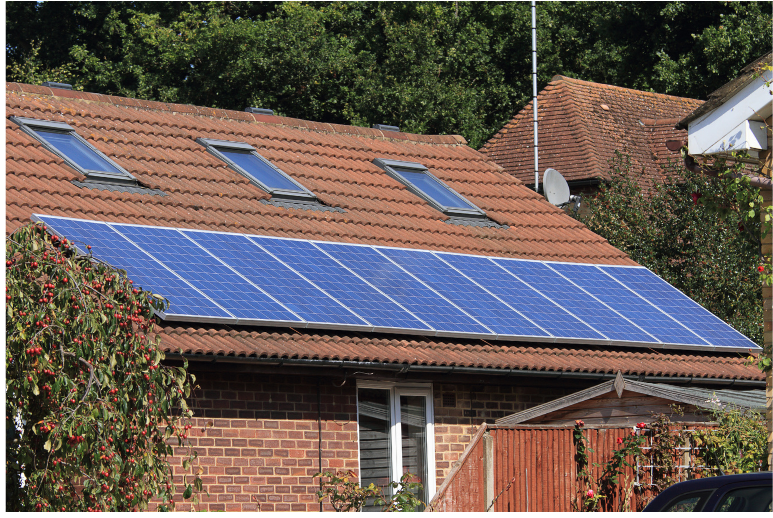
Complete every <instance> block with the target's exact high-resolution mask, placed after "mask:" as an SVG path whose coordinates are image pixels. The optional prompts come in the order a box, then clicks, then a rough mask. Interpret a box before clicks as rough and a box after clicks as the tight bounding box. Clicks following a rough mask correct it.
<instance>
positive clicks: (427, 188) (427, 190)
mask: <svg viewBox="0 0 773 518" xmlns="http://www.w3.org/2000/svg"><path fill="white" fill-rule="evenodd" d="M395 170H396V171H397V172H398V173H400V175H401V176H402V177H403V178H405V179H406V180H408V181H409V182H411V183H412V184H413V185H414V186H415V187H416V188H417V189H420V190H421V191H422V192H423V193H424V194H426V195H427V196H429V197H430V198H432V199H433V200H435V202H436V203H438V204H440V205H442V206H444V207H454V208H459V209H472V210H475V211H477V210H478V208H477V207H475V206H473V205H471V204H469V203H467V202H466V201H464V200H463V199H461V198H460V197H459V196H457V195H456V194H454V193H453V192H451V191H450V190H449V189H448V187H446V186H445V185H443V184H442V183H440V182H438V181H437V180H435V179H434V178H432V177H431V176H429V175H428V174H424V173H418V172H414V171H408V170H405V169H397V168H395Z"/></svg>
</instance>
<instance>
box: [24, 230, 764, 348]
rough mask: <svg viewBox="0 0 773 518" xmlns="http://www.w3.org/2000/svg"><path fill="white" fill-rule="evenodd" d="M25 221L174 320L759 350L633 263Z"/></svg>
mask: <svg viewBox="0 0 773 518" xmlns="http://www.w3.org/2000/svg"><path fill="white" fill-rule="evenodd" d="M35 219H38V220H40V221H42V222H43V223H45V224H47V225H48V226H49V227H51V228H52V229H53V230H55V231H56V232H57V233H59V234H61V235H63V236H65V237H67V238H68V239H70V240H71V241H74V242H75V244H76V245H77V246H79V249H80V250H81V252H83V253H86V252H87V250H86V244H88V245H91V247H92V249H91V252H92V253H93V255H94V257H96V258H98V259H101V260H104V261H106V262H108V263H110V264H111V265H113V266H116V267H118V268H122V269H124V270H126V271H127V274H128V275H129V277H130V278H131V279H132V280H133V281H134V283H135V285H136V286H139V287H142V288H144V289H147V290H150V291H152V292H153V293H156V294H159V295H162V296H164V297H166V298H168V299H169V301H170V308H169V310H168V311H166V312H165V314H164V315H162V316H163V317H164V318H171V319H173V320H174V319H178V320H180V319H181V320H198V321H202V322H203V321H207V320H209V321H236V322H238V323H245V324H248V323H264V324H266V323H268V324H282V323H284V324H290V325H296V324H299V323H303V324H307V323H308V324H312V325H314V324H316V325H317V326H318V327H320V326H324V327H335V326H342V327H350V326H357V327H359V328H367V329H375V330H394V331H402V332H412V333H417V334H424V333H427V332H430V333H434V332H435V331H437V332H439V333H459V334H463V335H470V336H489V337H491V336H492V335H498V336H500V337H522V338H525V339H529V338H531V339H535V340H537V339H547V338H556V339H559V338H560V339H563V340H567V341H571V340H578V341H580V340H591V341H594V340H596V341H602V340H605V341H606V340H613V341H615V342H616V343H622V342H628V343H633V344H636V343H652V344H666V345H674V346H680V345H681V346H697V347H711V346H717V347H735V348H743V349H758V347H757V345H756V344H754V343H753V342H752V341H751V340H749V339H748V338H746V337H745V336H743V335H742V334H741V333H739V332H737V331H735V330H734V329H733V328H731V327H730V326H728V325H727V324H725V323H724V322H722V321H721V320H720V319H719V318H717V317H716V316H714V315H712V314H711V313H710V312H708V311H707V310H705V309H704V308H702V307H701V306H700V305H698V304H697V303H695V302H694V301H692V300H690V299H689V298H688V297H686V296H685V295H684V294H682V293H681V292H679V291H678V290H677V289H676V288H674V287H672V286H671V285H669V284H668V283H666V282H665V281H663V280H662V279H660V278H659V277H657V276H656V275H654V274H653V273H651V272H649V271H648V270H647V269H645V268H641V267H615V266H608V265H578V264H569V263H553V262H538V261H525V260H518V259H503V258H489V257H479V256H469V255H459V254H449V253H442V252H430V251H426V250H404V249H396V248H386V247H369V246H362V245H351V244H341V243H329V242H311V241H301V240H288V239H280V238H270V237H264V236H245V235H241V234H226V233H220V232H202V231H192V230H176V229H170V228H160V227H147V226H138V225H125V224H107V223H100V222H94V221H85V220H75V219H69V218H59V217H53V216H38V215H35Z"/></svg>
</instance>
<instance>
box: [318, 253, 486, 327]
mask: <svg viewBox="0 0 773 518" xmlns="http://www.w3.org/2000/svg"><path fill="white" fill-rule="evenodd" d="M315 243H317V244H318V245H319V247H320V248H321V249H322V250H325V251H328V250H326V248H331V247H338V246H345V247H351V248H360V249H362V250H369V251H372V252H373V253H375V254H376V255H377V257H380V258H383V260H385V261H387V263H386V264H388V265H391V267H393V268H395V269H397V270H398V271H399V272H401V273H402V274H403V275H405V276H408V277H410V278H412V279H414V280H415V281H416V283H418V284H420V285H421V286H422V287H423V289H424V290H426V291H430V292H432V293H433V294H434V295H435V296H436V297H437V298H438V299H441V300H443V301H445V302H446V303H447V304H448V305H450V306H452V307H453V308H455V309H456V310H457V311H459V312H460V313H462V314H463V315H464V316H465V317H467V318H468V319H470V320H471V321H472V322H474V323H475V324H477V325H478V326H479V327H481V328H483V329H486V330H488V331H489V332H488V333H479V332H469V331H453V330H448V329H439V326H437V325H436V324H434V323H432V322H431V321H429V320H427V319H425V318H422V316H421V315H419V314H416V312H415V311H413V310H411V309H410V308H408V307H406V308H405V309H406V310H407V311H408V312H410V313H412V314H413V315H414V316H415V317H416V318H418V319H420V320H422V321H423V322H425V323H427V324H428V325H430V326H433V327H434V328H435V329H436V332H435V334H434V336H438V337H449V338H473V339H474V338H492V339H493V338H494V337H495V336H496V333H494V332H493V331H491V329H489V328H488V327H486V326H484V325H483V324H481V323H480V322H478V321H477V320H476V319H475V318H473V317H472V316H470V315H469V314H468V313H467V312H465V311H463V310H462V309H460V308H459V307H458V306H457V305H456V304H454V303H453V302H451V301H450V300H448V299H447V298H445V297H444V296H443V295H441V294H440V293H438V292H437V291H436V290H434V289H432V288H431V287H430V286H427V284H425V283H424V282H422V281H421V280H420V279H418V278H416V277H415V276H414V275H412V274H411V273H410V272H407V271H406V270H404V269H403V268H401V267H400V265H398V264H397V263H395V262H394V261H392V260H391V259H390V258H389V257H387V256H385V255H384V254H381V253H380V252H379V251H378V248H379V247H377V246H373V245H363V244H359V243H335V242H331V241H317V242H315ZM330 255H333V256H334V254H332V253H330ZM336 259H338V260H339V262H341V263H342V264H344V265H346V263H345V262H344V261H342V260H341V259H340V258H336ZM349 269H350V270H351V269H352V268H349ZM354 271H355V273H357V271H356V270H354ZM358 275H359V274H358ZM360 277H362V276H361V275H360ZM365 280H366V281H367V282H368V283H369V284H371V285H372V286H375V287H376V288H379V286H377V285H375V284H374V283H373V282H372V281H371V280H370V279H368V278H365ZM379 290H380V291H382V292H383V293H386V294H387V295H389V296H390V298H392V299H394V300H396V299H395V297H394V296H392V295H390V294H389V293H388V292H385V291H384V290H382V289H381V288H379ZM409 297H410V295H409ZM398 302H399V300H398ZM401 304H402V303H401Z"/></svg>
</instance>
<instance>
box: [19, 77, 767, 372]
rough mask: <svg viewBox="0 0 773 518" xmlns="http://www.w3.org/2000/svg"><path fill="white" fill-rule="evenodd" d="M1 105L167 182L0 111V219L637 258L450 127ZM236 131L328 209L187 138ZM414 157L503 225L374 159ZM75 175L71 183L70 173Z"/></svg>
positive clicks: (510, 358) (733, 360) (300, 350)
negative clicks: (89, 181) (82, 158)
mask: <svg viewBox="0 0 773 518" xmlns="http://www.w3.org/2000/svg"><path fill="white" fill-rule="evenodd" d="M6 113H7V115H8V116H10V115H16V116H20V117H29V118H36V119H46V120H55V121H62V122H66V123H67V124H70V125H71V126H73V127H74V128H75V129H76V131H77V132H78V134H80V135H81V136H82V137H84V138H85V139H86V140H87V141H89V142H90V143H91V144H93V145H94V146H95V147H96V148H98V149H99V150H100V151H102V152H103V153H105V154H106V155H108V156H109V157H111V158H112V159H113V160H115V161H116V162H118V163H119V164H120V165H121V166H122V167H124V168H125V169H127V170H128V171H129V172H130V173H131V174H132V175H134V176H136V177H137V178H138V179H139V180H140V182H142V183H143V184H144V185H145V186H147V187H149V188H151V189H157V190H159V191H161V192H163V193H164V196H160V195H155V194H141V193H139V192H132V191H131V190H122V189H120V188H114V189H101V188H89V187H84V184H83V183H79V181H80V180H82V179H83V177H82V176H80V174H79V173H77V172H75V171H74V170H72V169H71V168H69V167H68V166H66V165H65V164H64V162H63V161H62V160H61V159H59V158H58V157H57V156H55V155H53V154H52V153H50V152H49V151H47V150H46V149H44V148H43V147H42V146H41V145H40V144H39V143H38V142H37V141H35V140H34V139H32V138H31V137H30V136H28V135H27V134H25V133H23V132H22V131H21V130H20V129H19V127H18V126H16V125H15V124H13V123H12V122H10V121H8V120H6V153H7V164H6V167H7V174H6V231H7V232H12V231H13V230H15V229H16V228H18V227H20V226H21V225H23V224H24V223H26V222H28V221H29V219H30V215H31V214H33V213H40V214H49V215H55V216H64V217H72V218H82V219H90V220H97V221H113V222H119V223H134V224H144V225H155V226H169V227H178V228H193V229H206V230H218V231H225V232H244V233H249V234H260V235H269V236H282V237H293V238H301V239H315V240H323V241H336V242H350V243H365V244H378V245H386V246H400V247H406V248H419V249H429V250H443V251H451V252H461V253H472V254H480V255H493V256H499V257H518V258H528V259H542V260H557V261H571V262H580V263H601V264H627V265H631V264H635V263H634V262H633V261H632V260H631V259H630V258H629V257H628V256H627V255H626V254H624V253H623V252H621V251H619V250H617V249H615V248H614V247H612V246H611V245H609V244H608V243H607V242H606V241H605V240H604V239H602V238H601V237H599V236H597V235H596V234H594V233H592V232H590V231H589V230H588V229H587V228H585V227H584V226H583V225H582V224H580V223H578V222H577V221H575V220H574V219H572V218H570V217H568V216H566V215H565V214H564V213H563V212H562V211H560V210H558V209H556V208H555V207H553V206H552V205H550V204H549V203H547V202H546V201H545V200H544V199H543V198H542V196H539V195H537V194H535V193H534V192H533V191H531V190H529V189H528V188H526V187H525V186H524V185H523V184H522V183H521V182H520V181H519V180H517V179H515V178H513V177H512V176H510V175H508V174H507V173H506V172H504V171H503V170H502V169H501V168H500V167H499V166H497V165H496V164H494V163H493V162H491V161H490V160H488V159H487V157H486V156H485V155H483V154H481V153H478V152H477V151H475V150H473V149H471V148H469V147H468V146H466V143H465V141H464V139H463V138H461V137H459V136H452V135H434V136H432V135H413V134H406V133H397V132H389V131H381V130H376V129H371V128H360V127H355V126H343V125H335V124H323V123H317V122H311V121H304V120H298V119H291V118H286V117H278V116H273V115H260V114H252V113H246V112H236V111H228V110H219V109H211V108H204V107H196V106H189V105H176V104H167V103H160V102H150V101H141V100H136V99H128V98H121V97H114V96H107V95H101V94H93V93H85V92H78V91H68V90H52V89H50V88H47V87H40V86H34V85H26V84H17V83H7V85H6ZM199 137H204V138H212V139H224V140H231V141H243V142H246V143H248V144H250V145H252V146H254V147H255V148H257V149H258V150H259V151H260V153H261V154H262V155H263V156H265V157H266V158H267V159H269V160H271V161H272V162H273V163H274V164H275V165H277V166H279V167H280V168H281V169H282V170H284V171H285V172H287V173H288V174H290V175H292V176H293V177H294V178H295V179H296V180H298V181H299V182H301V183H302V184H303V185H304V186H305V187H307V188H309V189H310V190H311V191H313V192H314V193H315V194H316V195H317V197H318V198H319V199H320V200H321V201H322V202H323V203H325V204H327V205H328V206H330V207H334V208H337V209H341V210H342V211H341V212H330V211H319V210H302V209H293V208H287V207H282V206H277V205H272V204H267V203H266V202H267V201H268V199H269V195H268V194H267V193H265V192H264V191H262V190H261V189H259V188H258V187H256V186H254V185H253V184H251V183H250V182H249V181H247V180H246V179H245V178H244V177H242V176H240V175H239V174H237V173H236V172H234V171H233V170H231V169H229V168H227V167H226V166H225V164H224V163H222V162H221V161H219V160H218V159H217V158H216V157H214V156H213V155H211V154H209V153H207V152H206V151H205V149H204V148H203V147H202V146H200V145H199V144H197V143H196V142H195V139H196V138H199ZM374 158H391V159H397V160H407V161H412V162H419V163H422V164H423V165H425V166H427V167H428V168H429V169H430V171H431V172H432V173H433V174H435V175H436V176H437V177H439V178H440V179H442V180H443V181H445V182H447V183H448V184H449V185H450V186H451V187H452V188H454V189H455V190H457V191H458V192H460V193H461V194H462V195H464V196H465V197H466V198H467V199H469V200H470V201H471V202H473V203H475V204H476V205H477V206H478V207H480V208H481V209H483V210H484V211H486V213H487V214H488V216H489V217H491V218H492V219H493V220H495V221H496V222H498V223H500V224H503V225H507V226H508V228H488V227H477V226H466V225H458V224H452V223H449V222H448V217H446V216H444V215H443V214H442V213H440V212H438V211H437V210H435V209H434V208H432V207H431V206H429V204H428V203H426V202H425V201H424V200H422V199H421V198H419V197H418V196H416V195H414V194H412V193H411V192H410V191H408V190H407V188H406V187H405V186H404V185H402V184H401V183H399V182H397V181H396V180H394V179H392V178H390V177H389V176H388V175H387V174H385V173H384V172H383V171H382V170H381V169H379V168H378V167H377V166H376V165H374V164H373V163H372V160H373V159H374ZM73 182H76V183H73ZM162 342H163V344H164V347H165V348H166V349H167V350H168V351H178V350H179V349H182V350H183V352H185V353H189V354H192V355H213V356H220V357H231V358H234V359H238V358H240V357H253V358H264V359H270V358H279V359H288V360H290V359H297V360H300V359H312V360H315V359H329V360H336V361H355V362H356V361H372V362H381V363H384V364H409V365H424V366H448V367H454V366H458V367H481V368H487V369H498V370H499V371H500V372H502V371H503V370H504V371H509V370H510V369H523V370H530V371H531V370H533V371H543V372H557V373H558V372H587V373H611V372H615V370H616V369H623V370H624V372H626V373H634V374H644V375H655V376H699V377H706V378H718V379H734V378H735V379H754V380H757V379H762V378H761V375H760V374H759V372H757V371H756V370H755V369H753V368H751V367H747V366H744V365H743V360H742V359H741V358H739V357H737V356H736V355H731V354H727V353H725V354H722V353H704V352H690V351H674V352H655V351H651V352H650V351H641V350H638V351H636V350H628V349H623V348H621V349H615V350H606V349H604V348H603V347H598V346H578V347H562V346H555V347H552V346H544V345H539V346H538V347H532V344H529V343H512V342H509V343H507V344H501V343H490V342H488V341H486V340H451V339H441V338H428V337H404V336H403V337H400V336H397V337H396V336H379V335H367V334H362V333H355V332H349V333H346V332H336V331H329V332H314V331H310V330H302V331H295V330H288V329H286V328H285V329H274V328H264V327H262V328H249V327H246V328H238V329H236V328H232V327H229V326H226V325H214V324H199V325H193V324H186V325H180V324H179V323H178V324H175V323H163V329H162Z"/></svg>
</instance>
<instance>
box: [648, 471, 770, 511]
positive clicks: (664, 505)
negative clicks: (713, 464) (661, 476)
mask: <svg viewBox="0 0 773 518" xmlns="http://www.w3.org/2000/svg"><path fill="white" fill-rule="evenodd" d="M771 500H773V473H771V472H770V471H765V472H762V473H744V474H742V475H725V476H722V477H708V478H700V479H697V480H688V481H686V482H680V483H678V484H674V485H673V486H671V487H669V488H667V489H665V490H664V491H663V492H662V493H660V494H659V495H658V496H656V497H655V499H654V500H653V501H652V502H650V503H649V505H648V506H647V507H645V508H644V512H663V511H673V512H690V511H694V512H698V511H701V512H739V513H750V512H770V510H771Z"/></svg>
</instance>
